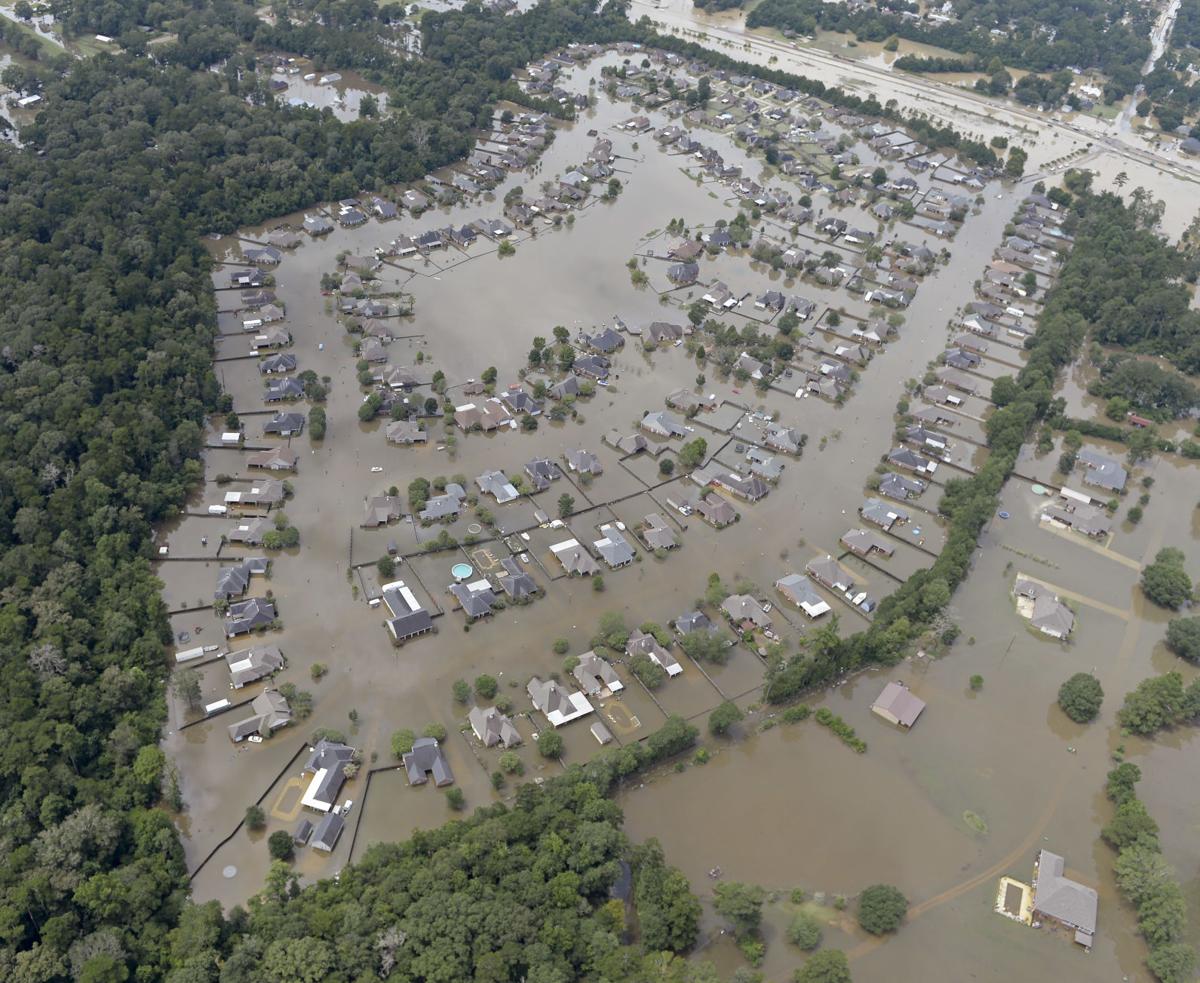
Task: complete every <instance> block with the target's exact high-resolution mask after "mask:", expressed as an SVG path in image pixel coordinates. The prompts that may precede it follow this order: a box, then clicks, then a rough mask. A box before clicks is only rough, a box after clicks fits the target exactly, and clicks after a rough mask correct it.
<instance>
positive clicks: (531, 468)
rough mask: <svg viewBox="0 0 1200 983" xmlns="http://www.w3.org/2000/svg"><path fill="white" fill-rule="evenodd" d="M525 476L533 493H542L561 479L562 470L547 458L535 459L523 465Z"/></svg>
mask: <svg viewBox="0 0 1200 983" xmlns="http://www.w3.org/2000/svg"><path fill="white" fill-rule="evenodd" d="M525 476H526V477H527V478H528V479H529V484H530V486H531V487H532V488H533V490H534V491H535V492H543V491H545V490H546V489H547V488H549V487H550V485H551V484H552V483H553V482H555V481H557V480H558V479H559V478H561V477H562V469H561V468H559V466H558V465H557V464H555V463H554V462H553V461H551V460H550V458H548V457H536V458H534V459H533V460H532V461H529V462H528V463H527V464H526V465H525Z"/></svg>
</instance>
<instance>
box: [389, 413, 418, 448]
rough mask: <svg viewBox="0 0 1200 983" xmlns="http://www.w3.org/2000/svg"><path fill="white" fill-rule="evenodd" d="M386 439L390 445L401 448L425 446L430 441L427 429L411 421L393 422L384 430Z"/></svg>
mask: <svg viewBox="0 0 1200 983" xmlns="http://www.w3.org/2000/svg"><path fill="white" fill-rule="evenodd" d="M384 437H385V439H386V440H387V442H388V443H389V444H398V445H399V446H401V447H411V446H412V445H413V444H424V443H426V442H427V441H428V440H429V435H428V434H427V433H426V432H425V428H424V427H423V426H421V425H420V424H419V423H414V422H413V421H411V420H393V421H392V422H391V423H389V424H388V425H387V427H386V428H385V429H384Z"/></svg>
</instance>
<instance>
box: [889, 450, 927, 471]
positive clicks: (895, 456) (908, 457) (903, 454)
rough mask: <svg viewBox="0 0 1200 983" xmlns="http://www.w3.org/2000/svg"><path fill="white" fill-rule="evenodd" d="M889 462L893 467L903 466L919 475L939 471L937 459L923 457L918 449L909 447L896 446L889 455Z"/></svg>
mask: <svg viewBox="0 0 1200 983" xmlns="http://www.w3.org/2000/svg"><path fill="white" fill-rule="evenodd" d="M887 463H888V464H890V465H892V466H893V467H897V468H903V469H904V470H905V471H912V472H913V473H914V474H919V475H932V474H933V473H934V472H935V471H937V468H938V464H937V461H931V460H930V459H929V458H927V457H922V456H921V455H920V454H918V453H917V452H916V451H913V450H909V449H908V448H907V447H895V448H893V449H892V451H891V452H890V453H889V454H888V456H887Z"/></svg>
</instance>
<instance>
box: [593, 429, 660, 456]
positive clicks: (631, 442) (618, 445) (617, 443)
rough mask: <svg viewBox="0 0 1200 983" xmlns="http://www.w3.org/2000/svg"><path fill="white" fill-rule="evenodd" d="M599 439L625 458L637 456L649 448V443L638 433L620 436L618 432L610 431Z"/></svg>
mask: <svg viewBox="0 0 1200 983" xmlns="http://www.w3.org/2000/svg"><path fill="white" fill-rule="evenodd" d="M600 439H601V440H603V441H604V443H606V444H608V446H609V447H611V448H613V449H614V450H616V451H619V452H620V453H621V454H622V455H625V456H629V455H631V454H638V453H640V452H641V451H644V450H647V449H649V447H650V442H649V441H648V440H647V439H646V437H645V435H644V434H640V433H629V434H622V433H621V431H620V430H610V431H608V433H606V434H605V435H604V436H603V437H601V438H600Z"/></svg>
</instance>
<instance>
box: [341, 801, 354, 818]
mask: <svg viewBox="0 0 1200 983" xmlns="http://www.w3.org/2000/svg"><path fill="white" fill-rule="evenodd" d="M352 805H354V800H353V799H347V800H346V801H345V803H344V804H343V805H342V815H343V816H348V815H350V807H351V806H352Z"/></svg>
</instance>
